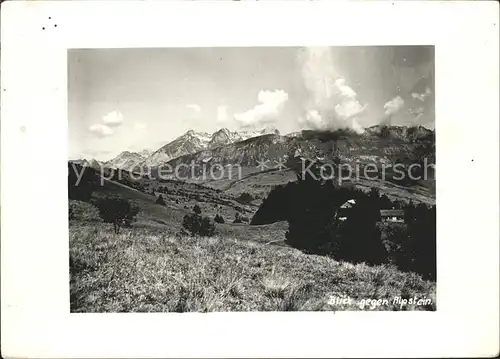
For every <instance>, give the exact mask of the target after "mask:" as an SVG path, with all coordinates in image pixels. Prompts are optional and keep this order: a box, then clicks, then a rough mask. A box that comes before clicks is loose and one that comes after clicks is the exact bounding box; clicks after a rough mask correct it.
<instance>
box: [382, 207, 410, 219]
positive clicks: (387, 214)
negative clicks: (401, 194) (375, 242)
mask: <svg viewBox="0 0 500 359" xmlns="http://www.w3.org/2000/svg"><path fill="white" fill-rule="evenodd" d="M380 218H381V219H382V222H404V212H403V210H402V209H382V210H380Z"/></svg>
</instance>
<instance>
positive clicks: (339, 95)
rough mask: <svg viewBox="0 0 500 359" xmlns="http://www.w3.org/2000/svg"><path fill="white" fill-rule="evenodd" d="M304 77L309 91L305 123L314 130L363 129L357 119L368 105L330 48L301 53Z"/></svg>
mask: <svg viewBox="0 0 500 359" xmlns="http://www.w3.org/2000/svg"><path fill="white" fill-rule="evenodd" d="M299 63H300V64H301V70H302V79H303V81H304V86H305V88H306V90H307V93H308V99H307V101H306V103H305V113H306V115H305V118H302V121H301V122H302V123H301V124H302V125H306V126H307V127H311V128H313V129H335V128H345V127H349V128H352V129H355V130H356V131H360V132H362V131H363V129H362V126H360V125H359V123H358V122H357V120H356V117H357V116H359V115H361V114H362V113H363V112H365V110H366V109H367V107H368V104H364V105H362V104H361V103H360V101H359V100H358V95H357V93H356V91H354V89H353V88H352V87H350V86H349V85H348V84H347V81H346V80H345V78H343V77H342V76H341V75H340V74H339V73H338V72H337V71H336V68H335V66H334V61H333V57H332V54H331V50H330V49H329V48H327V47H307V48H305V49H304V50H303V51H301V52H300V53H299Z"/></svg>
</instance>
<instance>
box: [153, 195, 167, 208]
mask: <svg viewBox="0 0 500 359" xmlns="http://www.w3.org/2000/svg"><path fill="white" fill-rule="evenodd" d="M155 203H156V204H159V205H162V206H165V205H166V203H165V200H164V199H163V196H162V195H161V194H160V195H159V196H158V198H157V199H156V201H155Z"/></svg>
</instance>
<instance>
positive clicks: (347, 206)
mask: <svg viewBox="0 0 500 359" xmlns="http://www.w3.org/2000/svg"><path fill="white" fill-rule="evenodd" d="M355 204H356V200H355V199H350V200H348V201H346V202H345V203H344V204H343V205H342V206H340V208H351V207H352V206H353V205H355Z"/></svg>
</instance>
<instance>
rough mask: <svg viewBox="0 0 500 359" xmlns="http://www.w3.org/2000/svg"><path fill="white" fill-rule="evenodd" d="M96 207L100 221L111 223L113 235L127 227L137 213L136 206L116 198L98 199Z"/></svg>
mask: <svg viewBox="0 0 500 359" xmlns="http://www.w3.org/2000/svg"><path fill="white" fill-rule="evenodd" d="M96 205H97V208H98V210H99V216H100V217H101V218H102V220H103V221H104V222H107V223H113V226H114V230H115V233H119V232H120V227H122V226H125V227H129V226H130V225H131V224H132V222H133V221H134V220H135V217H136V216H137V213H138V212H139V207H138V206H137V205H136V204H134V203H132V202H130V201H128V200H126V199H123V198H118V197H107V198H102V199H99V200H97V203H96Z"/></svg>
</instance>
